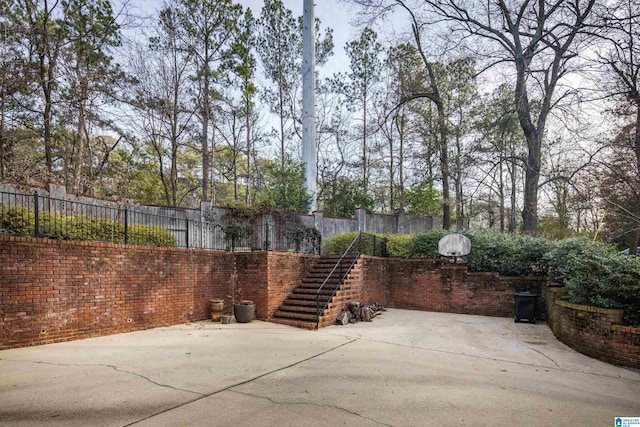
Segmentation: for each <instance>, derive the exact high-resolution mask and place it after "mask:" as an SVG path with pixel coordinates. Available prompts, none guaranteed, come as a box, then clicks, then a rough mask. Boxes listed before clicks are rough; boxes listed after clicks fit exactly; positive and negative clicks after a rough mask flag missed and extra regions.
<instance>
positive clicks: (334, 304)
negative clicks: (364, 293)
mask: <svg viewBox="0 0 640 427" xmlns="http://www.w3.org/2000/svg"><path fill="white" fill-rule="evenodd" d="M339 260H340V257H339V256H323V257H321V258H320V259H319V260H318V261H317V262H316V263H315V264H314V265H313V266H312V267H311V270H310V271H309V273H307V275H306V277H305V278H304V279H302V283H301V284H300V285H299V286H298V287H296V288H295V289H294V290H293V292H292V293H291V294H290V295H289V296H288V297H287V298H286V299H285V300H284V301H283V303H282V305H280V308H278V310H276V312H275V313H274V314H273V316H272V317H271V319H270V321H271V322H274V323H281V324H285V325H290V326H297V327H300V328H307V329H315V328H316V320H317V319H316V293H317V292H318V289H319V288H320V287H321V286H322V283H323V282H324V281H325V280H326V279H327V277H328V276H329V274H330V273H331V270H332V269H333V267H335V266H336V264H337V263H338V261H339ZM353 260H354V257H353V256H351V257H345V258H343V259H342V261H341V267H342V268H343V270H342V272H344V271H345V270H346V269H348V268H349V266H351V264H352V263H353ZM359 267H360V265H359V262H356V263H355V264H354V266H353V268H351V270H350V271H349V273H348V274H347V276H346V277H345V280H344V283H342V284H341V283H339V280H340V277H339V274H338V273H337V271H336V273H334V275H332V277H331V278H330V279H329V280H328V281H327V284H326V285H325V286H324V288H322V290H321V291H320V299H319V307H320V310H322V307H324V305H325V304H326V303H327V301H329V304H328V305H327V308H326V309H325V310H324V311H323V312H322V314H321V316H320V322H319V327H323V326H328V325H332V324H333V323H334V322H335V319H336V317H337V316H338V314H340V310H341V307H342V305H343V304H344V303H345V302H348V301H350V300H352V299H353V300H357V299H358V295H357V292H355V291H356V289H353V286H352V285H353V283H354V281H355V280H356V279H357V278H359V277H360V268H359ZM336 270H338V269H336ZM333 276H335V277H333ZM336 288H337V290H336ZM334 290H336V293H335V295H333V297H331V295H332V294H333V291H334Z"/></svg>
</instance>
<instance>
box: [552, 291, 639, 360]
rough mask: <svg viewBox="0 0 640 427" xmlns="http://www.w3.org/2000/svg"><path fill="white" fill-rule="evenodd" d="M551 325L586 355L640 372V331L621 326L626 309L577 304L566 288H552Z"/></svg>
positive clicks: (570, 345) (564, 338) (563, 338)
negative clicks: (567, 298)
mask: <svg viewBox="0 0 640 427" xmlns="http://www.w3.org/2000/svg"><path fill="white" fill-rule="evenodd" d="M548 294H549V297H548V299H547V311H548V314H549V318H548V321H547V322H548V324H549V327H550V328H551V331H553V334H554V335H555V336H556V338H558V339H559V340H560V341H562V342H563V343H565V344H566V345H568V346H569V347H571V348H573V349H574V350H577V351H579V352H580V353H583V354H586V355H587V356H590V357H593V358H595V359H599V360H602V361H604V362H608V363H612V364H614V365H620V366H627V367H630V368H635V369H640V329H638V328H631V327H629V326H622V325H621V323H622V315H623V310H615V309H606V308H598V307H591V306H587V305H579V304H574V303H571V302H569V301H565V300H562V299H561V298H562V297H563V296H565V295H566V294H567V290H566V289H564V288H549V290H548Z"/></svg>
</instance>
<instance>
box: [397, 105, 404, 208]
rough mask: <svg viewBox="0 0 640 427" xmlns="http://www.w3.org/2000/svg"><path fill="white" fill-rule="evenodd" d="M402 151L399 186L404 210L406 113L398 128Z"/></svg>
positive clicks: (399, 157) (401, 205) (399, 163)
mask: <svg viewBox="0 0 640 427" xmlns="http://www.w3.org/2000/svg"><path fill="white" fill-rule="evenodd" d="M398 133H399V143H400V147H399V148H400V153H399V156H398V186H399V188H400V201H399V202H400V209H402V210H404V115H403V116H402V118H401V126H400V129H398Z"/></svg>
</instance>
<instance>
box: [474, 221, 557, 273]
mask: <svg viewBox="0 0 640 427" xmlns="http://www.w3.org/2000/svg"><path fill="white" fill-rule="evenodd" d="M463 234H464V235H466V236H467V237H468V238H469V240H470V241H471V253H470V254H469V256H468V257H467V266H468V267H469V270H471V271H491V272H496V273H500V274H502V275H505V276H522V275H544V274H546V270H545V265H544V262H543V257H544V254H545V253H546V252H547V251H548V250H549V249H550V248H551V243H550V242H549V241H548V240H546V239H541V238H535V237H530V236H520V235H510V234H503V233H496V232H491V231H484V230H481V231H466V232H464V233H463Z"/></svg>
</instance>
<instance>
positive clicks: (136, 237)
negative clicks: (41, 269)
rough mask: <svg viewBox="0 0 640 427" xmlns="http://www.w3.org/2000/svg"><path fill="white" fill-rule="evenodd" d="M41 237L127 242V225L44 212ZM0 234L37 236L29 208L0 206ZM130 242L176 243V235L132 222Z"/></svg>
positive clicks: (106, 220) (33, 216)
mask: <svg viewBox="0 0 640 427" xmlns="http://www.w3.org/2000/svg"><path fill="white" fill-rule="evenodd" d="M38 219H39V229H38V230H39V236H40V237H46V238H49V239H59V240H97V241H106V242H114V243H124V224H123V223H121V222H120V221H112V220H109V219H105V218H94V217H87V216H83V215H66V214H64V213H62V212H55V211H54V212H49V211H43V212H40V213H39V215H38ZM0 233H6V234H17V235H21V236H31V237H34V236H35V215H34V213H33V212H30V211H29V210H27V209H24V208H19V207H12V208H9V209H0ZM127 233H128V235H127V241H128V243H133V244H141V245H158V246H175V245H176V237H175V235H174V234H173V233H172V232H171V231H169V230H167V229H165V228H163V227H160V226H151V225H142V224H132V225H130V226H129V227H128V230H127Z"/></svg>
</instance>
